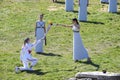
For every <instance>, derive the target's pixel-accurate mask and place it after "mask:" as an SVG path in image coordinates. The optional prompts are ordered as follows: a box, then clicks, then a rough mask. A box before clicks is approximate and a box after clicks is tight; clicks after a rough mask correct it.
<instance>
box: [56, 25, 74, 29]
mask: <svg viewBox="0 0 120 80" xmlns="http://www.w3.org/2000/svg"><path fill="white" fill-rule="evenodd" d="M57 26H63V27H69V28H72V25H66V24H57Z"/></svg>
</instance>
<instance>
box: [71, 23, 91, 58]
mask: <svg viewBox="0 0 120 80" xmlns="http://www.w3.org/2000/svg"><path fill="white" fill-rule="evenodd" d="M72 29H73V60H81V59H84V58H88V57H89V56H88V52H87V50H86V48H85V47H84V45H83V42H82V38H81V36H80V33H79V29H78V28H77V27H75V25H73V28H72Z"/></svg>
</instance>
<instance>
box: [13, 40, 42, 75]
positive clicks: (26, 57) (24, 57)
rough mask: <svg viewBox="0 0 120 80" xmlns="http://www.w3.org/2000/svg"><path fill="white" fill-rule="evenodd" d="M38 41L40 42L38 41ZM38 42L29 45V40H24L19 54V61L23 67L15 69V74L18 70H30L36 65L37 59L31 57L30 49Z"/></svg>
mask: <svg viewBox="0 0 120 80" xmlns="http://www.w3.org/2000/svg"><path fill="white" fill-rule="evenodd" d="M39 41H40V40H39ZM39 41H37V42H35V43H33V44H32V43H30V39H29V38H26V39H25V40H24V44H23V46H22V50H21V53H20V60H21V62H22V63H23V67H16V68H15V72H16V73H17V72H18V71H19V70H20V71H23V70H32V67H33V66H35V65H36V63H37V62H38V60H37V58H34V57H32V54H31V52H32V48H33V47H34V46H35V45H36V44H38V43H39ZM29 63H31V65H30V67H29Z"/></svg>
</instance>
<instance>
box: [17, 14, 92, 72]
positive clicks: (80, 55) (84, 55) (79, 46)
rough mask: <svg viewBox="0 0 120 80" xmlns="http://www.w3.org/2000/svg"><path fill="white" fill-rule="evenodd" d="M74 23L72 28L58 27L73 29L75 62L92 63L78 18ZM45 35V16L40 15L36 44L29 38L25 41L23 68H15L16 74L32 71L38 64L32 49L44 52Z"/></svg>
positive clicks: (36, 30)
mask: <svg viewBox="0 0 120 80" xmlns="http://www.w3.org/2000/svg"><path fill="white" fill-rule="evenodd" d="M72 23H73V24H72V25H71V26H68V25H63V24H57V25H56V26H63V27H70V28H72V31H73V60H74V61H75V62H77V61H80V60H82V59H87V61H88V62H91V60H90V57H89V55H88V51H87V50H86V48H85V47H84V44H83V42H82V38H81V35H80V32H79V31H80V25H79V22H78V20H77V19H76V18H74V19H72ZM45 33H46V29H45V22H44V21H43V14H42V15H40V20H38V21H37V22H36V28H35V36H36V42H35V43H34V44H31V43H30V39H29V38H27V39H25V41H24V45H23V47H22V54H21V61H22V63H23V67H16V68H15V69H16V72H18V70H32V67H33V66H34V65H35V64H36V63H37V59H36V58H33V57H32V55H31V49H32V47H35V51H36V52H40V53H42V52H43V41H44V39H45V36H44V34H45ZM43 37H44V38H43ZM26 57H27V58H26ZM29 62H30V63H31V65H30V67H29V66H28V64H29Z"/></svg>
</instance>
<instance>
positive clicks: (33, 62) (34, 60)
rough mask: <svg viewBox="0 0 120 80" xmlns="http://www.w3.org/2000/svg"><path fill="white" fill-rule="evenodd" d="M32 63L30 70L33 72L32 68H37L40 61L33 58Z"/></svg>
mask: <svg viewBox="0 0 120 80" xmlns="http://www.w3.org/2000/svg"><path fill="white" fill-rule="evenodd" d="M30 62H31V66H30V69H31V70H32V67H33V66H35V65H36V64H37V62H38V60H37V59H36V58H33V59H31V61H30Z"/></svg>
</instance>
